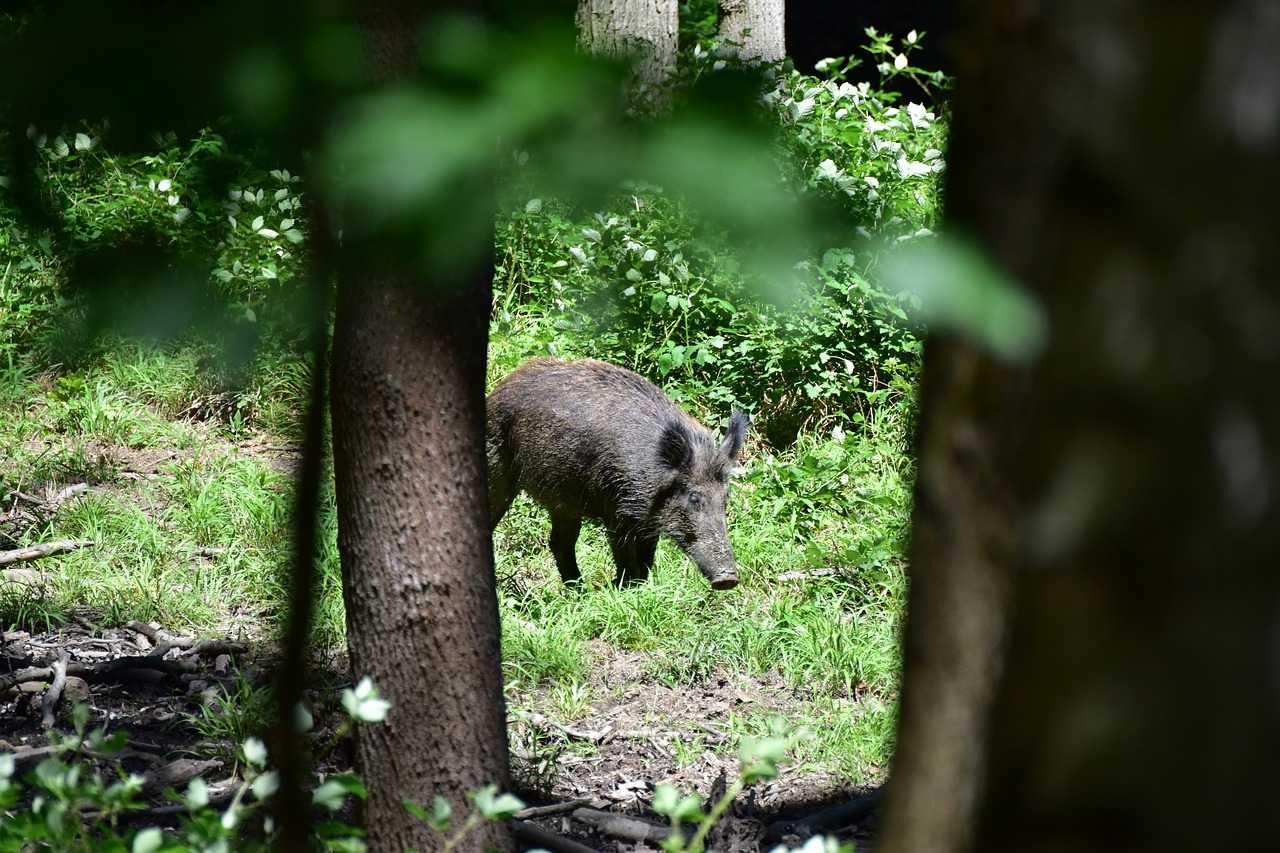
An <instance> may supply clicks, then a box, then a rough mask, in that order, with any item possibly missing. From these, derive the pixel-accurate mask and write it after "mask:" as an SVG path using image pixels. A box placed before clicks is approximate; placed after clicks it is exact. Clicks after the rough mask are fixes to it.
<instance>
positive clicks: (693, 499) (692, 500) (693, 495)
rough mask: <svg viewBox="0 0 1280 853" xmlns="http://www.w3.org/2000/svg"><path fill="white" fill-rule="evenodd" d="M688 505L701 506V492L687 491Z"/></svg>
mask: <svg viewBox="0 0 1280 853" xmlns="http://www.w3.org/2000/svg"><path fill="white" fill-rule="evenodd" d="M689 506H693V507H698V506H702V493H701V492H689Z"/></svg>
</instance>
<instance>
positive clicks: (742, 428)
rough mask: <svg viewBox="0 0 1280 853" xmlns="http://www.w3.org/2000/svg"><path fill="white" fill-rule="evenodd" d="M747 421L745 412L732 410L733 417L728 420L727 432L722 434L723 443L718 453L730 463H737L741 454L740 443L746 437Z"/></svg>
mask: <svg viewBox="0 0 1280 853" xmlns="http://www.w3.org/2000/svg"><path fill="white" fill-rule="evenodd" d="M749 421H750V419H749V418H748V417H747V414H746V412H744V411H742V410H741V409H734V410H733V415H732V416H731V417H730V418H729V431H728V432H726V433H725V434H724V443H723V444H721V445H720V452H721V453H723V454H724V457H725V458H726V459H728V460H729V461H731V462H737V461H738V454H739V453H741V452H742V442H743V441H744V440H745V439H746V437H747V424H748V422H749Z"/></svg>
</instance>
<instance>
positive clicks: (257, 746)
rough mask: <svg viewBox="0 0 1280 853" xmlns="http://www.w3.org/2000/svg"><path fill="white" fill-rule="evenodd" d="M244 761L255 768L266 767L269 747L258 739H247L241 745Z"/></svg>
mask: <svg viewBox="0 0 1280 853" xmlns="http://www.w3.org/2000/svg"><path fill="white" fill-rule="evenodd" d="M241 749H242V751H243V752H244V760H245V761H246V762H247V763H248V764H250V765H252V766H254V767H264V766H266V763H267V747H266V744H264V743H263V742H262V741H261V740H259V739H258V738H256V737H251V738H246V739H245V742H244V744H242V745H241Z"/></svg>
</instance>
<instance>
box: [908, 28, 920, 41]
mask: <svg viewBox="0 0 1280 853" xmlns="http://www.w3.org/2000/svg"><path fill="white" fill-rule="evenodd" d="M919 38H920V36H919V34H918V33H916V31H915V30H912V31H911V32H909V33H907V44H915V43H916V41H918V40H919Z"/></svg>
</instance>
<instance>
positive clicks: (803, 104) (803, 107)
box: [791, 98, 814, 118]
mask: <svg viewBox="0 0 1280 853" xmlns="http://www.w3.org/2000/svg"><path fill="white" fill-rule="evenodd" d="M813 103H814V102H813V98H805V99H804V100H801V101H795V102H793V103H792V104H791V114H792V116H793V117H794V118H804V117H805V116H807V115H808V114H809V113H811V112H813Z"/></svg>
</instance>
